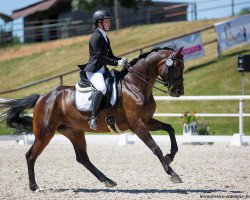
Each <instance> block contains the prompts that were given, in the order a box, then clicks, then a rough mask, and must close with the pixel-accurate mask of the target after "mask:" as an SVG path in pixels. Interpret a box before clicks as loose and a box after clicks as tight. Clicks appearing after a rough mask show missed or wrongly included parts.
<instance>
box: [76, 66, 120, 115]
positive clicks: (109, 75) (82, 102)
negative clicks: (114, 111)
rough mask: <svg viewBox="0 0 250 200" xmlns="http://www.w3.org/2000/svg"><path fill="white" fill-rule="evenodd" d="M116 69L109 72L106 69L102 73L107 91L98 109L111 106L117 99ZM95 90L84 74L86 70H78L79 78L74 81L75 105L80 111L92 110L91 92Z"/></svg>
mask: <svg viewBox="0 0 250 200" xmlns="http://www.w3.org/2000/svg"><path fill="white" fill-rule="evenodd" d="M118 73H119V72H117V71H114V70H112V71H111V72H110V71H108V70H106V71H105V73H104V79H105V84H106V86H107V92H106V94H105V96H104V99H103V101H102V103H101V106H100V109H103V108H104V107H105V108H107V107H113V106H114V105H115V103H116V101H117V81H116V77H117V76H118ZM94 91H96V89H95V87H94V86H93V85H92V84H91V82H90V81H89V80H88V78H87V76H86V72H85V71H83V70H80V80H79V81H78V82H77V83H76V107H77V109H78V110H80V111H85V112H91V111H92V104H91V100H92V93H93V92H94Z"/></svg>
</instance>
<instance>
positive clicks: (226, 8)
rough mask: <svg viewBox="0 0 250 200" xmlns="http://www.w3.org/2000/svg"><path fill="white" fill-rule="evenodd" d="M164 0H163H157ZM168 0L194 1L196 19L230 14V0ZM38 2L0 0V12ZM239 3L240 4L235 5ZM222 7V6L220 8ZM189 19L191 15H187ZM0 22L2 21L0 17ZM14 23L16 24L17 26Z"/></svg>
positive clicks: (238, 7) (237, 7) (248, 3)
mask: <svg viewBox="0 0 250 200" xmlns="http://www.w3.org/2000/svg"><path fill="white" fill-rule="evenodd" d="M153 1H154V0H153ZM159 1H164V0H159ZM167 1H170V2H189V3H193V2H196V4H197V9H198V15H197V17H198V19H206V18H207V19H211V18H221V17H228V16H230V15H231V14H232V9H231V6H230V5H231V2H232V0H181V1H180V0H167ZM36 2H39V0H0V12H2V13H5V14H8V15H10V14H11V13H12V11H13V10H16V9H20V8H23V7H25V6H28V5H30V4H32V3H36ZM234 3H235V7H234V10H235V13H238V12H239V11H240V10H241V9H242V8H243V7H250V1H249V0H234ZM237 4H241V5H237ZM220 7H222V8H220ZM206 8H217V9H213V10H209V11H202V10H204V9H206ZM199 10H201V11H199ZM188 18H189V19H191V15H190V14H189V16H188ZM14 23H15V24H17V25H18V24H19V23H22V21H21V20H16V21H14ZM0 24H3V21H2V20H1V19H0ZM17 25H16V26H17Z"/></svg>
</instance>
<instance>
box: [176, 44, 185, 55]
mask: <svg viewBox="0 0 250 200" xmlns="http://www.w3.org/2000/svg"><path fill="white" fill-rule="evenodd" d="M183 48H184V46H182V47H181V48H179V49H178V50H177V51H176V53H175V55H176V56H178V55H179V56H183V54H182V50H183Z"/></svg>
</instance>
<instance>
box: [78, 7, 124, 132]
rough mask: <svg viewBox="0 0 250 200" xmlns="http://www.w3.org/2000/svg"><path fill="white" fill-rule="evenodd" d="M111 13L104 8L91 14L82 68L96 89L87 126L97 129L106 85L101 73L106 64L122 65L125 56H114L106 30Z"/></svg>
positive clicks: (105, 68) (108, 26) (109, 22)
mask: <svg viewBox="0 0 250 200" xmlns="http://www.w3.org/2000/svg"><path fill="white" fill-rule="evenodd" d="M111 18H112V16H111V14H110V13H109V12H107V11H105V10H97V11H95V12H94V14H93V18H92V21H93V24H94V33H93V34H92V36H91V38H90V41H89V55H90V56H89V62H88V64H87V65H86V67H85V68H84V69H83V70H84V71H86V75H87V78H88V79H89V80H90V82H91V83H92V85H93V86H94V87H95V89H96V91H95V92H94V93H93V94H92V108H93V110H92V115H91V118H90V120H89V122H88V124H89V127H90V128H91V129H93V130H97V129H98V126H97V117H98V108H99V105H100V103H101V101H102V99H103V97H104V95H105V94H106V91H107V87H106V84H105V81H104V77H103V74H104V72H105V70H108V68H107V65H112V66H121V67H124V66H125V65H126V63H127V59H126V58H118V57H116V56H114V54H113V52H112V50H111V46H110V42H109V38H108V37H107V35H106V31H108V30H109V28H110V25H111Z"/></svg>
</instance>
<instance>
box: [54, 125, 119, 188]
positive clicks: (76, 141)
mask: <svg viewBox="0 0 250 200" xmlns="http://www.w3.org/2000/svg"><path fill="white" fill-rule="evenodd" d="M58 132H60V133H61V134H63V135H64V136H66V137H67V138H68V139H69V140H70V141H71V143H72V144H73V146H74V149H75V153H76V160H77V161H78V162H79V163H81V164H82V165H83V166H84V167H86V168H87V169H88V170H89V171H90V172H91V173H92V174H93V175H94V176H95V177H96V178H97V179H98V180H99V181H101V182H104V183H105V186H106V187H114V186H116V183H115V182H114V181H112V180H111V179H109V178H108V177H106V176H105V175H104V174H103V173H102V172H100V171H99V170H98V169H97V168H96V167H95V166H94V165H93V164H92V163H91V162H90V160H89V157H88V154H87V150H86V149H87V148H86V140H85V136H84V134H83V133H81V132H80V131H73V130H72V129H70V128H65V129H63V130H62V129H61V130H58Z"/></svg>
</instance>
